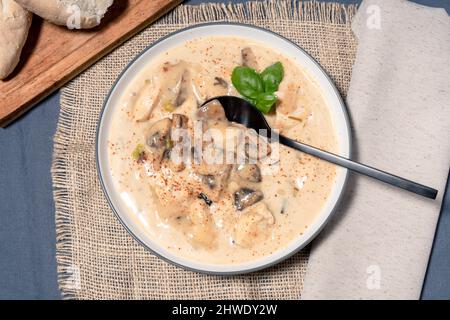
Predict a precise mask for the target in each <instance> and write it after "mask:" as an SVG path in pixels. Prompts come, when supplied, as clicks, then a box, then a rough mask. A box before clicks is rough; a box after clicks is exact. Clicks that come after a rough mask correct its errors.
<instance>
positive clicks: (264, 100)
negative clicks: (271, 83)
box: [256, 92, 277, 114]
mask: <svg viewBox="0 0 450 320" xmlns="http://www.w3.org/2000/svg"><path fill="white" fill-rule="evenodd" d="M275 102H277V97H276V95H275V94H273V93H267V92H263V93H260V94H259V95H258V98H257V100H256V107H257V108H258V110H259V111H261V112H262V113H266V114H267V113H269V112H270V110H271V109H272V106H273V105H274V104H275Z"/></svg>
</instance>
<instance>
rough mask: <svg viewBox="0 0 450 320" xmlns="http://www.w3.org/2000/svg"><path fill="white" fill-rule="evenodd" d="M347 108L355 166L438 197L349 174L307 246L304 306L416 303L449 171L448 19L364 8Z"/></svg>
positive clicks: (419, 9) (379, 6)
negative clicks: (332, 211) (329, 217)
mask: <svg viewBox="0 0 450 320" xmlns="http://www.w3.org/2000/svg"><path fill="white" fill-rule="evenodd" d="M352 28H353V31H354V33H355V35H356V37H357V39H358V51H357V57H356V62H355V65H354V69H353V75H352V80H351V83H350V89H349V93H348V99H347V105H348V108H349V111H350V116H351V119H352V125H353V132H354V141H353V142H354V157H355V158H356V159H357V160H359V161H361V162H363V163H367V164H370V165H372V166H375V167H378V168H381V169H384V170H387V171H390V172H393V173H396V174H398V175H400V176H404V177H406V178H409V179H412V180H415V181H418V182H421V183H423V184H427V185H430V186H433V187H435V188H437V189H438V190H439V192H440V194H439V197H438V200H436V201H433V200H428V199H424V198H421V197H419V196H415V195H413V194H410V193H408V192H405V191H402V190H399V189H396V188H393V187H390V186H388V185H386V184H383V183H380V182H377V181H373V180H371V179H369V178H366V177H361V176H356V175H354V174H353V175H352V177H351V179H350V181H349V190H348V192H347V194H346V198H345V200H344V201H343V203H342V205H341V208H340V210H339V211H338V212H337V213H336V215H335V216H334V218H333V221H331V223H330V224H329V225H328V226H327V228H326V229H325V230H324V232H323V233H322V234H321V236H320V237H319V238H318V239H317V240H316V241H315V242H314V243H313V245H312V251H311V255H310V259H309V266H308V272H307V274H306V279H305V284H304V290H303V292H302V298H303V299H418V298H419V297H420V292H421V288H422V283H423V279H424V275H425V272H426V267H427V262H428V258H429V254H430V250H431V246H432V241H433V236H434V232H435V227H436V222H437V219H438V216H439V211H440V207H441V202H442V196H443V192H444V188H445V182H446V177H447V174H448V170H449V165H450V19H449V17H448V15H447V13H446V12H445V11H444V10H443V9H433V8H427V7H423V6H420V5H417V4H414V3H411V2H408V1H402V0H365V1H363V3H362V5H361V6H360V8H359V11H358V13H357V16H356V18H355V20H354V23H353V26H352Z"/></svg>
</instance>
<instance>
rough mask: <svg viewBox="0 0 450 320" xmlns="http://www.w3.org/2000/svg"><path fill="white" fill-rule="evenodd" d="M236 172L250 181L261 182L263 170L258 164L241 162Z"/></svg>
mask: <svg viewBox="0 0 450 320" xmlns="http://www.w3.org/2000/svg"><path fill="white" fill-rule="evenodd" d="M236 172H237V174H238V176H239V177H240V178H241V179H244V180H246V181H249V182H261V181H262V175H261V170H260V169H259V166H258V165H257V164H240V165H239V166H238V167H237V168H236Z"/></svg>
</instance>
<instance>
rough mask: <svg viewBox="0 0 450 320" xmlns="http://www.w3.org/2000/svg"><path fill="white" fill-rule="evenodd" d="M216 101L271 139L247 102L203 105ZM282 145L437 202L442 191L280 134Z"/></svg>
mask: <svg viewBox="0 0 450 320" xmlns="http://www.w3.org/2000/svg"><path fill="white" fill-rule="evenodd" d="M212 100H219V102H220V103H221V104H222V106H223V109H224V110H225V115H226V117H227V119H228V120H229V121H233V122H237V123H240V124H243V125H244V126H246V127H247V128H251V129H254V130H256V132H259V130H260V129H265V130H267V134H268V135H269V136H268V138H269V139H270V133H271V128H270V126H269V124H268V123H267V121H266V119H265V117H264V115H263V114H262V113H261V112H260V111H259V110H258V109H256V108H255V107H254V106H253V105H252V104H250V103H249V102H247V101H246V100H244V99H242V98H238V97H234V96H220V97H215V98H212V99H209V100H208V101H206V102H205V103H203V105H205V104H207V103H208V102H210V101H212ZM279 142H280V143H281V144H283V145H285V146H288V147H291V148H293V149H296V150H299V151H302V152H304V153H307V154H310V155H312V156H315V157H317V158H320V159H322V160H325V161H328V162H331V163H334V164H337V165H339V166H341V167H344V168H347V169H350V170H352V171H354V172H358V173H361V174H363V175H366V176H369V177H372V178H375V179H378V180H380V181H383V182H385V183H388V184H391V185H393V186H396V187H399V188H402V189H405V190H408V191H410V192H413V193H416V194H418V195H421V196H423V197H426V198H430V199H436V196H437V193H438V191H437V190H435V189H433V188H430V187H427V186H424V185H422V184H419V183H416V182H413V181H410V180H407V179H403V178H401V177H398V176H396V175H393V174H390V173H387V172H384V171H381V170H378V169H375V168H372V167H369V166H366V165H363V164H361V163H358V162H355V161H352V160H349V159H347V158H344V157H341V156H338V155H336V154H333V153H330V152H327V151H324V150H321V149H318V148H315V147H312V146H310V145H307V144H304V143H301V142H298V141H295V140H292V139H289V138H287V137H285V136H282V135H279Z"/></svg>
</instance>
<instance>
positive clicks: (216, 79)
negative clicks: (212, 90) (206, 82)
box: [214, 77, 228, 89]
mask: <svg viewBox="0 0 450 320" xmlns="http://www.w3.org/2000/svg"><path fill="white" fill-rule="evenodd" d="M214 85H215V86H221V87H222V88H225V89H228V82H226V81H225V80H224V79H223V78H221V77H214Z"/></svg>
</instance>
